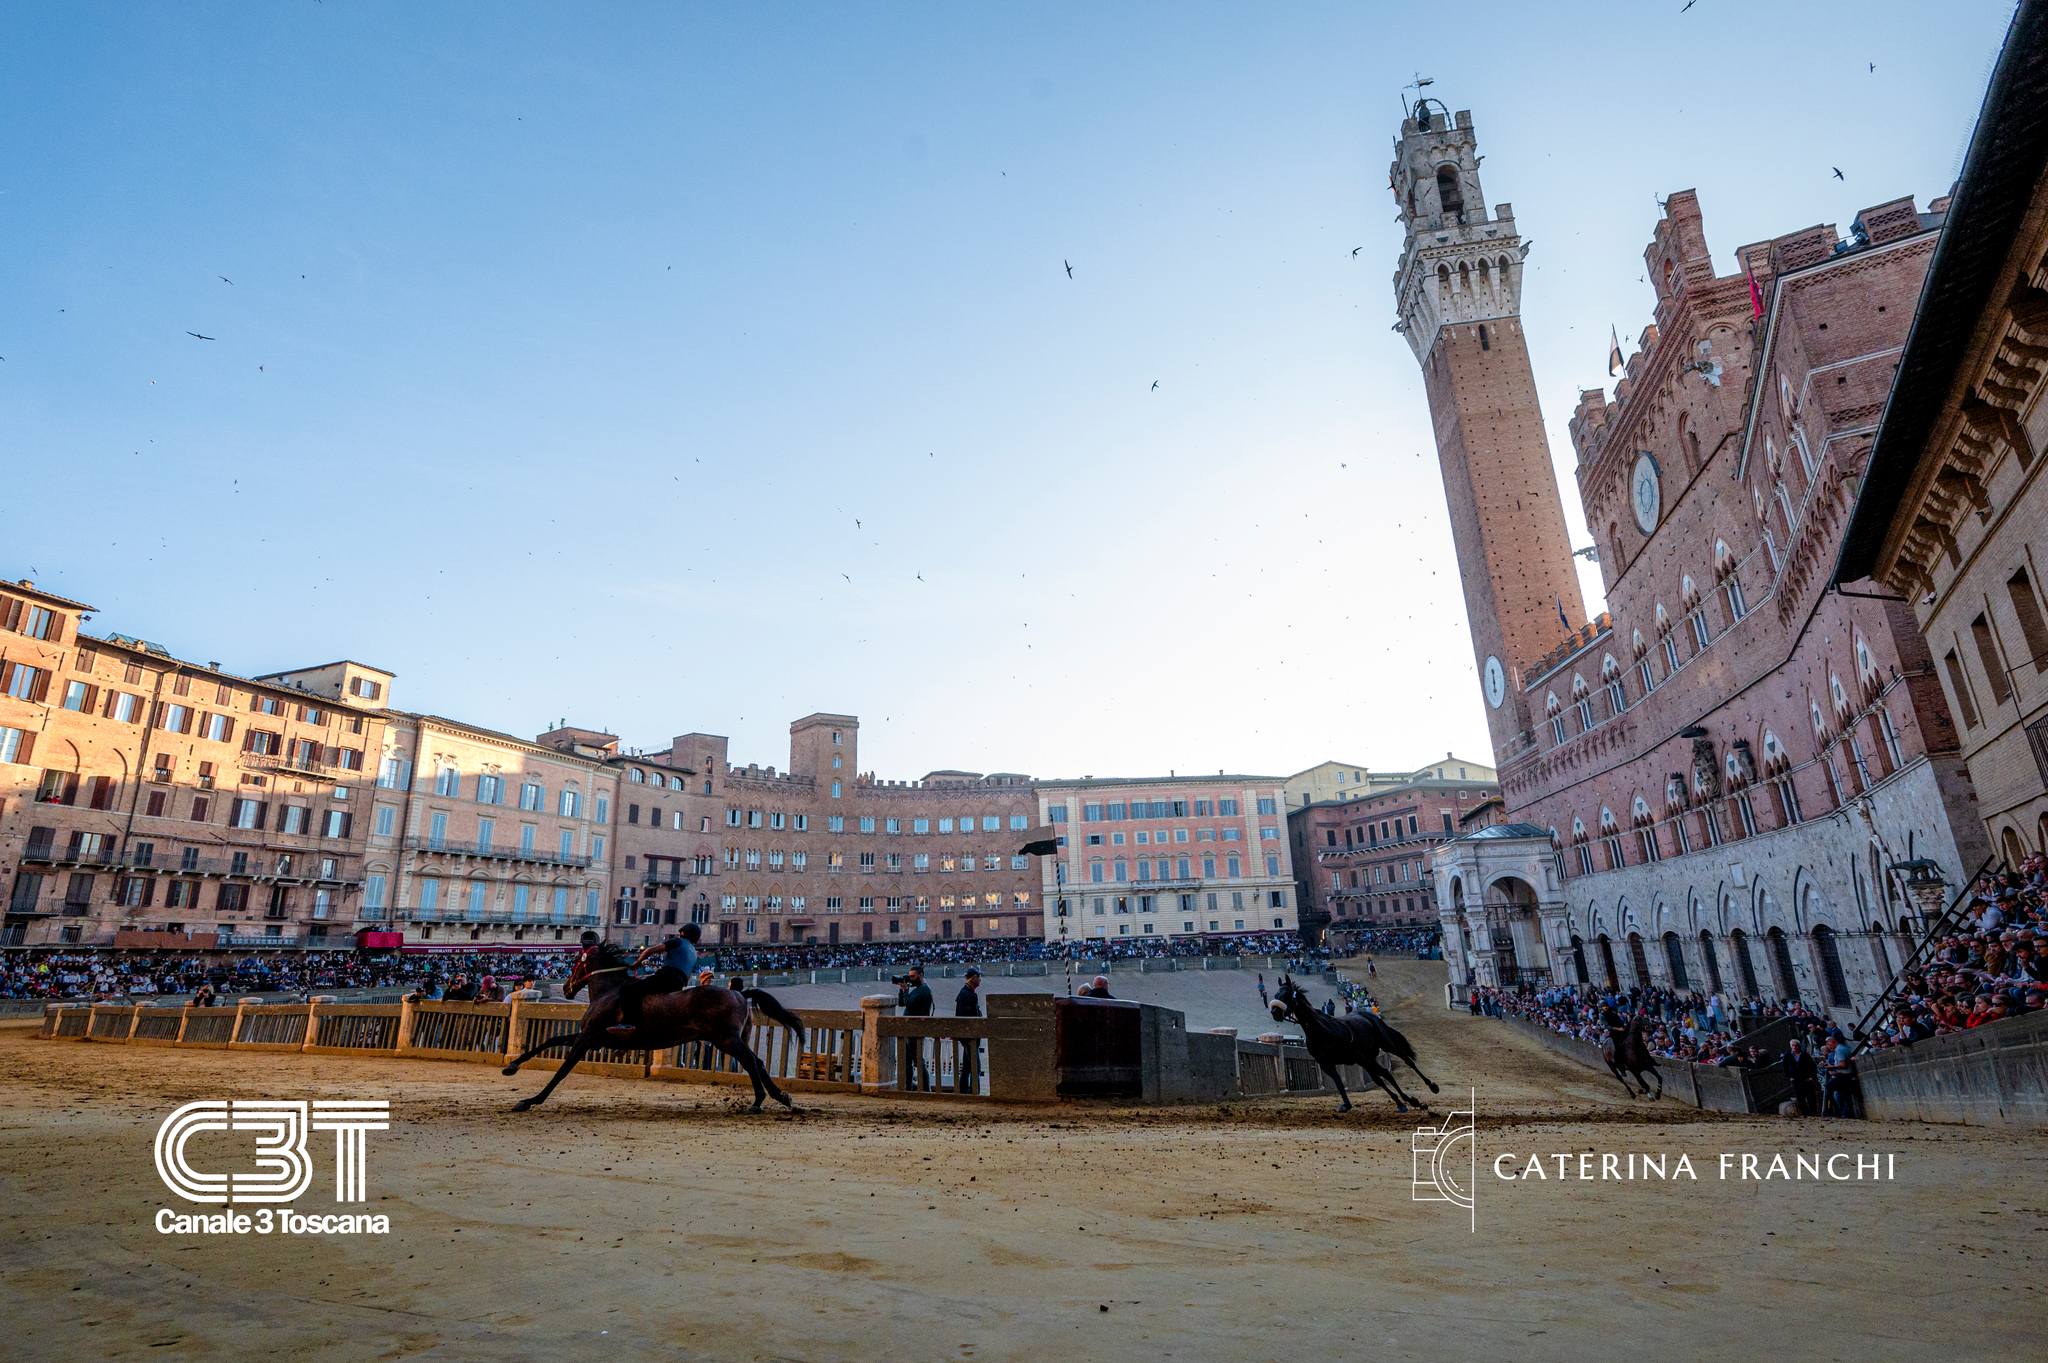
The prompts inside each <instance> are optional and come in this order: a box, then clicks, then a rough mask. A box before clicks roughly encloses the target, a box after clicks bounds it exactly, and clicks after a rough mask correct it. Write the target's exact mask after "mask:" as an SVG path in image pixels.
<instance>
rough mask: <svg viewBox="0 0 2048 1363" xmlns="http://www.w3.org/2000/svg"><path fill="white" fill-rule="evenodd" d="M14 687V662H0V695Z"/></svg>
mask: <svg viewBox="0 0 2048 1363" xmlns="http://www.w3.org/2000/svg"><path fill="white" fill-rule="evenodd" d="M13 689H14V664H13V663H0V695H5V694H7V693H8V692H10V691H12V690H13Z"/></svg>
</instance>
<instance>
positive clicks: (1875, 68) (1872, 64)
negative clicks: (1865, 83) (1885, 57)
mask: <svg viewBox="0 0 2048 1363" xmlns="http://www.w3.org/2000/svg"><path fill="white" fill-rule="evenodd" d="M1870 69H1871V70H1872V71H1875V70H1877V63H1876V62H1872V63H1871V64H1870Z"/></svg>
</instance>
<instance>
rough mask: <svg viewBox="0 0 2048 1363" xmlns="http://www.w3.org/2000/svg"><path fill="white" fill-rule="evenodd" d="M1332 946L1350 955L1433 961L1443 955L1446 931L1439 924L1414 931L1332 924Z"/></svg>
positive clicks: (1411, 929)
mask: <svg viewBox="0 0 2048 1363" xmlns="http://www.w3.org/2000/svg"><path fill="white" fill-rule="evenodd" d="M1329 942H1330V945H1331V946H1332V947H1333V948H1336V949H1338V950H1340V951H1342V952H1345V953H1347V954H1351V953H1357V952H1370V953H1372V954H1373V955H1376V956H1404V957H1414V958H1415V959H1417V960H1424V961H1434V960H1438V959H1440V958H1441V957H1442V956H1443V954H1444V930H1443V929H1442V928H1441V927H1438V926H1437V925H1436V924H1433V923H1432V924H1430V925H1429V926H1428V927H1412V928H1351V927H1346V926H1345V925H1344V924H1343V923H1341V922H1340V923H1332V924H1331V925H1330V931H1329Z"/></svg>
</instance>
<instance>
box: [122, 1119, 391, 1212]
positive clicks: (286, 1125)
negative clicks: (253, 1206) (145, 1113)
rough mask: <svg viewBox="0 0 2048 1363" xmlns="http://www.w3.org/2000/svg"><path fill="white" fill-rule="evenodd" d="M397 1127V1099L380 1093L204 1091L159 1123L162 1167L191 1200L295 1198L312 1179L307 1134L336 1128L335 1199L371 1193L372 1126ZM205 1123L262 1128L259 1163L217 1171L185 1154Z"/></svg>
mask: <svg viewBox="0 0 2048 1363" xmlns="http://www.w3.org/2000/svg"><path fill="white" fill-rule="evenodd" d="M390 1129H391V1104H390V1103H389V1102H386V1101H384V1100H382V1099H360V1100H358V1099H330V1098H321V1099H315V1100H314V1101H312V1102H310V1103H308V1102H305V1101H303V1100H300V1101H291V1100H276V1099H268V1098H254V1099H246V1098H236V1099H232V1100H230V1099H221V1098H204V1099H201V1100H199V1101H198V1102H194V1103H187V1104H185V1105H184V1106H183V1107H181V1108H178V1109H177V1110H176V1111H175V1112H173V1113H171V1115H170V1116H168V1117H166V1118H164V1120H163V1124H162V1125H161V1126H159V1127H157V1129H156V1148H155V1156H156V1172H157V1177H159V1178H161V1179H162V1180H163V1181H164V1186H165V1187H167V1188H169V1189H170V1190H171V1191H172V1192H174V1193H176V1194H177V1195H178V1196H179V1197H182V1198H184V1199H185V1200H186V1201H187V1202H290V1201H292V1200H293V1199H295V1198H297V1197H298V1196H299V1195H300V1194H301V1193H303V1192H305V1191H306V1189H307V1188H308V1187H310V1186H312V1182H313V1161H312V1159H311V1158H310V1157H309V1156H308V1155H307V1153H306V1137H307V1134H308V1133H309V1132H313V1131H332V1132H333V1133H334V1200H335V1201H336V1202H361V1201H363V1200H365V1198H366V1197H367V1196H368V1185H367V1183H366V1181H365V1179H364V1156H365V1153H366V1151H367V1149H368V1146H369V1133H370V1132H372V1131H389V1130H390ZM205 1131H236V1132H240V1131H249V1132H254V1133H255V1134H256V1156H255V1161H254V1162H255V1165H256V1169H255V1171H253V1172H251V1171H246V1170H237V1171H233V1172H230V1173H225V1174H220V1173H211V1172H208V1171H205V1170H199V1169H194V1168H193V1167H192V1166H191V1165H190V1164H188V1163H186V1161H185V1144H186V1142H187V1141H190V1140H191V1139H192V1138H193V1137H194V1136H196V1135H198V1134H200V1133H201V1132H205Z"/></svg>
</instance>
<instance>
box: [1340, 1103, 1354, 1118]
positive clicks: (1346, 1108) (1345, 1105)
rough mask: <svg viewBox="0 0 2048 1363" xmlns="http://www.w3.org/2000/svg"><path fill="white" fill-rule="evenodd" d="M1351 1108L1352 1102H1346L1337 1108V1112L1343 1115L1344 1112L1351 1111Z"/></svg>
mask: <svg viewBox="0 0 2048 1363" xmlns="http://www.w3.org/2000/svg"><path fill="white" fill-rule="evenodd" d="M1350 1110H1351V1104H1349V1103H1345V1104H1344V1105H1343V1106H1341V1107H1339V1108H1338V1109H1337V1113H1338V1115H1339V1116H1342V1115H1343V1114H1344V1113H1346V1112H1349V1111H1350Z"/></svg>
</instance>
